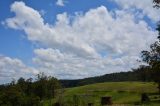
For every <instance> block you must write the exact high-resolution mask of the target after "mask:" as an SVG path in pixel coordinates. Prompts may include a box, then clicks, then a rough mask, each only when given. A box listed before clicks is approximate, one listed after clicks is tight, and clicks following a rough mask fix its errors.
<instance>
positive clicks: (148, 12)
mask: <svg viewBox="0 0 160 106" xmlns="http://www.w3.org/2000/svg"><path fill="white" fill-rule="evenodd" d="M112 1H114V2H116V3H117V4H118V5H119V6H120V7H121V8H122V9H124V10H129V11H134V10H139V11H137V13H136V14H138V15H142V16H143V17H144V16H147V17H148V18H150V19H151V20H152V21H155V22H157V21H159V20H160V16H159V13H160V10H159V9H156V8H153V1H152V0H145V1H142V0H132V1H129V0H112Z"/></svg>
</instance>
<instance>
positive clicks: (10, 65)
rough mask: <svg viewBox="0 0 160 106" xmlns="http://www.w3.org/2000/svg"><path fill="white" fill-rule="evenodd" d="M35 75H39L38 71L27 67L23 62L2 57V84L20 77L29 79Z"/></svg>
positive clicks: (0, 75)
mask: <svg viewBox="0 0 160 106" xmlns="http://www.w3.org/2000/svg"><path fill="white" fill-rule="evenodd" d="M35 74H38V70H36V69H34V68H31V67H28V66H26V65H25V64H24V63H23V62H22V61H21V60H19V59H16V58H10V57H5V56H0V83H4V82H9V81H11V80H12V79H17V78H19V77H24V78H29V77H30V76H32V75H35Z"/></svg>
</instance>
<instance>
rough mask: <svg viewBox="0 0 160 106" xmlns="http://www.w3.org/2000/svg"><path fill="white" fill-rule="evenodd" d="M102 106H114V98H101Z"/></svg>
mask: <svg viewBox="0 0 160 106" xmlns="http://www.w3.org/2000/svg"><path fill="white" fill-rule="evenodd" d="M101 105H102V106H103V105H112V97H110V96H106V97H102V98H101Z"/></svg>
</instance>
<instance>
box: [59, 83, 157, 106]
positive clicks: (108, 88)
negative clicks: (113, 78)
mask: <svg viewBox="0 0 160 106" xmlns="http://www.w3.org/2000/svg"><path fill="white" fill-rule="evenodd" d="M155 92H157V88H156V85H155V84H154V83H148V82H147V83H144V82H107V83H97V84H91V85H86V86H80V87H74V88H67V89H65V93H64V95H63V98H61V99H62V100H63V101H64V102H65V104H66V106H67V103H68V106H71V105H70V104H73V103H74V101H73V96H74V95H78V96H76V97H77V98H78V101H79V104H81V106H83V105H84V106H85V103H87V102H93V103H94V104H95V106H100V105H99V104H100V98H101V97H102V96H111V97H112V100H113V103H114V104H136V103H139V102H140V97H141V93H155ZM74 99H75V98H74ZM69 103H70V104H69ZM153 104H154V105H156V104H157V103H152V104H150V105H153ZM157 106H158V104H157Z"/></svg>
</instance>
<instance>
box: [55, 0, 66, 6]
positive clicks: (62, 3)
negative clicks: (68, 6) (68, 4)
mask: <svg viewBox="0 0 160 106" xmlns="http://www.w3.org/2000/svg"><path fill="white" fill-rule="evenodd" d="M56 5H58V6H64V5H65V4H64V0H57V2H56Z"/></svg>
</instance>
